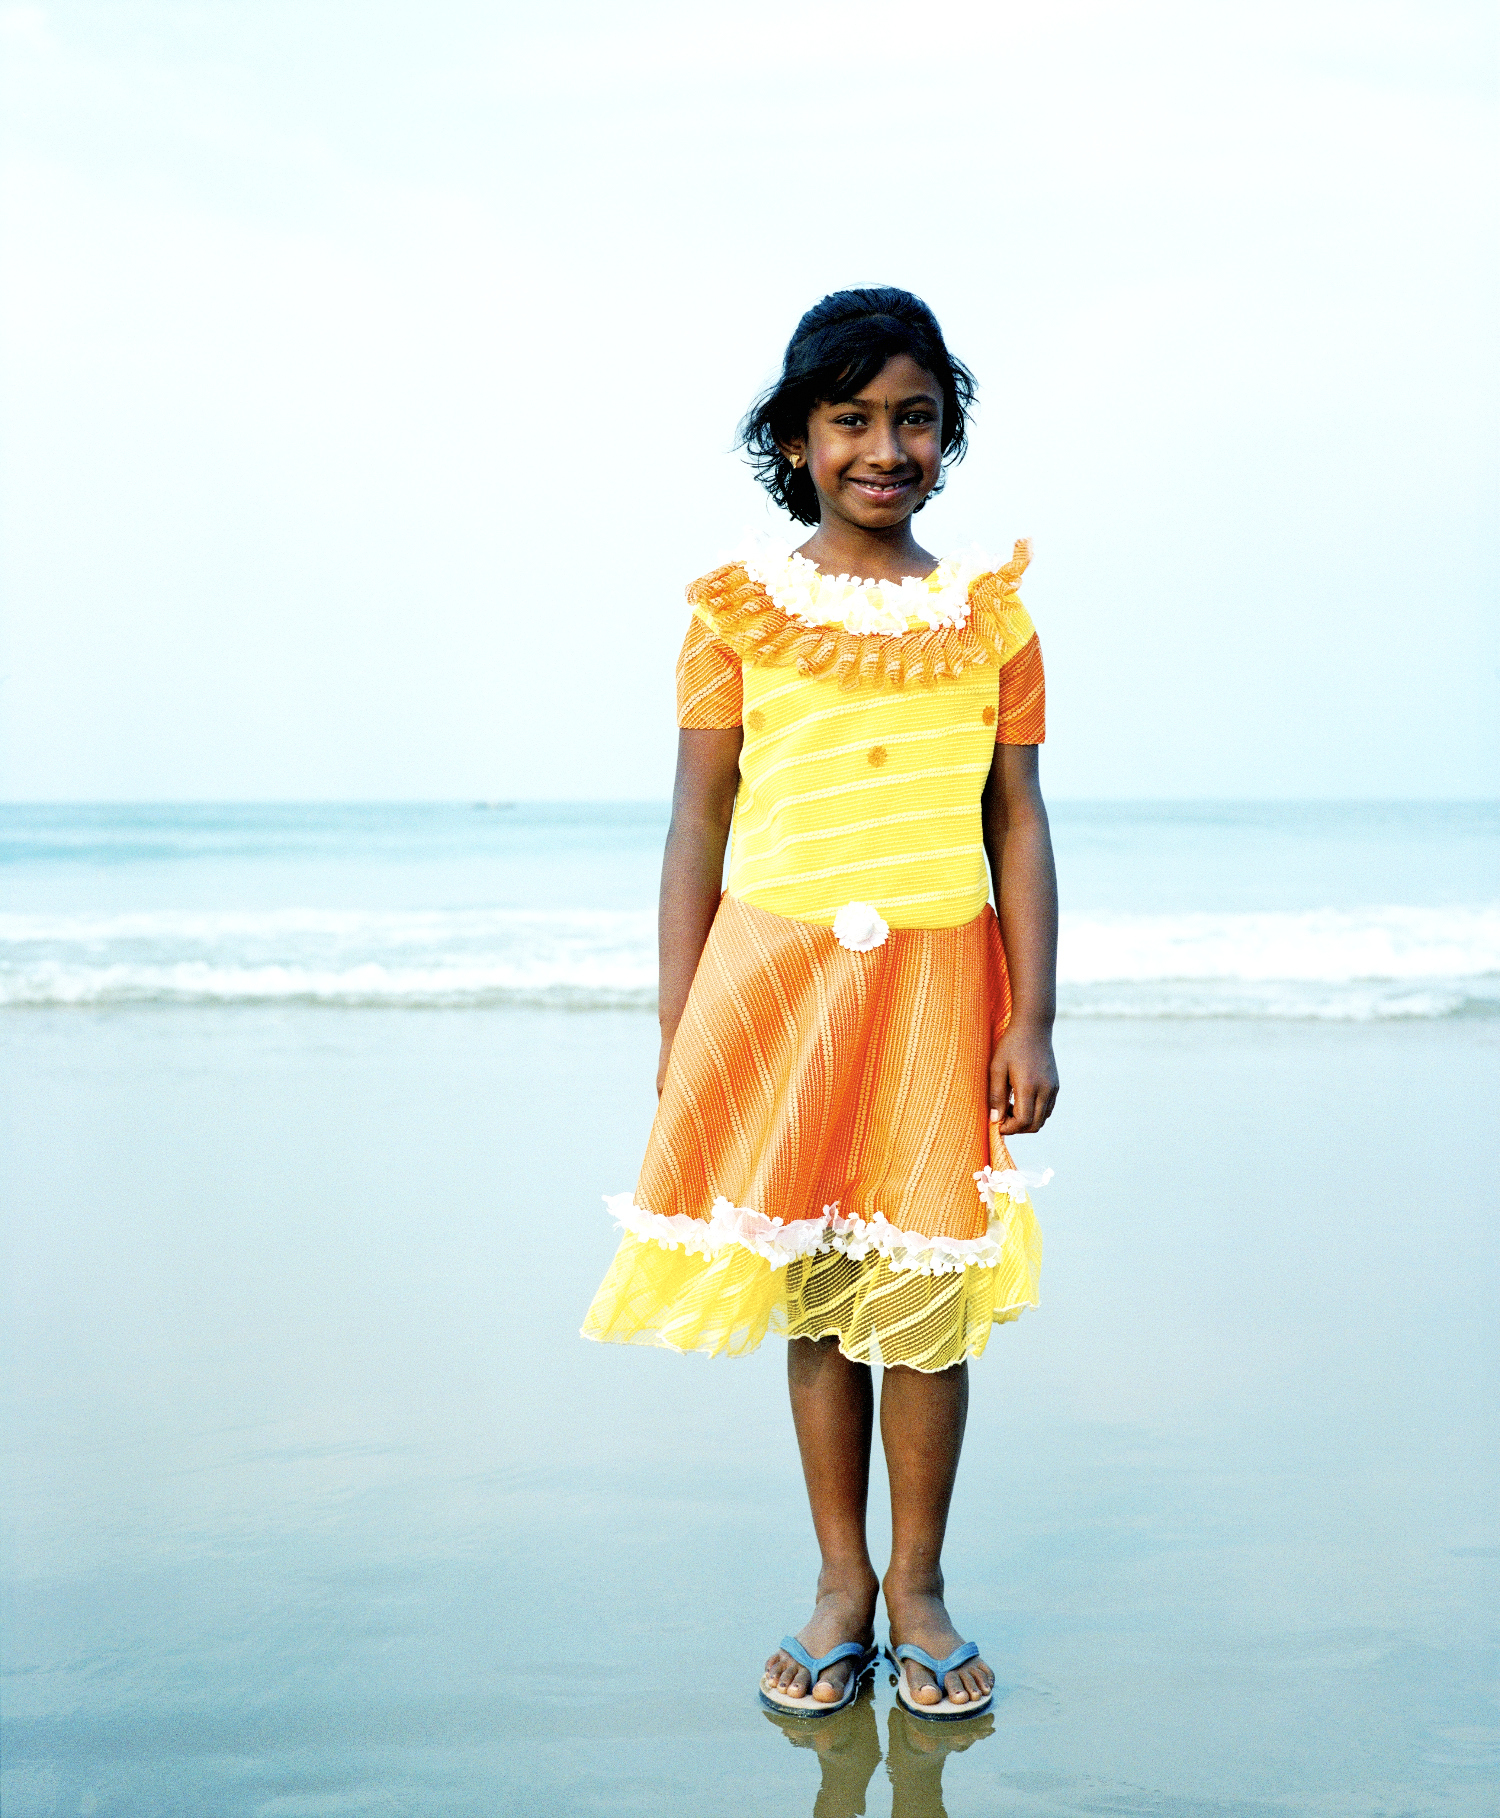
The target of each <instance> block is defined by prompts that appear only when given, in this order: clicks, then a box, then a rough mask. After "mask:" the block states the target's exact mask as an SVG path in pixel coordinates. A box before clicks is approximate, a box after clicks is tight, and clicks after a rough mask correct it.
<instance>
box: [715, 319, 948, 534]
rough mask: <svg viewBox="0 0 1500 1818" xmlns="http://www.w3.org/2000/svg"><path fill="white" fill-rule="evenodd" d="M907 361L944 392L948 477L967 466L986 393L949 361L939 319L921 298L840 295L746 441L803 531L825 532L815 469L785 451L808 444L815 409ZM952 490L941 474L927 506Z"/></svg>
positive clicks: (804, 325) (789, 364)
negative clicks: (977, 409) (976, 414)
mask: <svg viewBox="0 0 1500 1818" xmlns="http://www.w3.org/2000/svg"><path fill="white" fill-rule="evenodd" d="M897 354H910V355H911V357H912V359H914V360H915V361H916V363H917V364H918V366H920V367H921V368H922V369H923V370H924V371H925V372H930V373H931V374H932V376H933V378H935V379H936V380H937V382H938V384H939V386H940V387H941V388H942V393H943V463H942V466H943V470H944V471H945V470H946V469H947V468H948V467H950V466H951V465H952V464H953V463H954V462H955V461H960V460H962V459H963V455H964V449H965V448H966V447H967V445H968V431H967V424H966V422H965V412H966V411H968V410H970V409H972V408H973V404H974V394H975V391H976V389H977V388H976V385H975V382H974V375H973V373H971V372H970V371H969V369H968V367H967V366H965V365H964V363H963V361H962V360H955V359H954V357H953V355H952V354H950V353H949V352H948V348H947V344H946V343H945V342H944V340H943V331H942V329H941V328H939V327H938V323H937V317H936V316H935V315H933V313H932V311H931V310H930V309H929V308H928V307H927V305H926V304H925V303H924V302H923V301H922V299H921V298H920V297H914V296H913V295H912V294H911V292H910V291H909V290H898V289H896V287H895V286H894V285H890V284H882V285H877V286H875V287H873V288H872V289H868V290H836V291H834V292H833V294H832V295H831V296H827V297H824V298H823V300H822V302H821V303H814V304H813V306H812V308H811V309H810V310H808V312H807V314H806V315H805V316H804V317H803V318H802V320H801V321H800V322H799V323H798V324H797V327H796V331H795V332H794V334H793V335H792V338H791V340H790V341H789V342H788V343H787V350H786V358H785V359H784V360H783V361H782V363H781V377H780V379H778V380H777V382H776V383H775V384H774V385H773V386H772V387H771V389H770V390H769V391H767V392H766V393H765V394H764V395H763V396H762V397H760V398H758V399H757V400H756V402H755V403H754V404H752V405H751V407H750V409H749V411H748V412H747V413H746V416H745V419H744V421H743V422H742V423H741V424H740V429H739V436H738V438H737V440H738V443H739V445H740V447H742V448H743V449H744V450H745V451H746V453H747V454H748V455H749V457H750V465H751V466H752V467H753V468H754V469H755V477H756V479H758V480H759V481H760V483H761V485H762V486H764V487H765V489H766V491H767V492H768V493H770V495H771V497H772V498H773V499H774V500H775V501H776V503H777V504H778V505H780V506H782V507H783V508H784V509H785V510H787V511H789V512H790V513H791V514H792V516H793V517H794V518H796V519H798V520H799V522H801V523H803V524H816V523H817V522H818V517H819V512H818V494H817V489H816V488H815V487H814V485H813V483H812V475H811V474H810V473H809V472H808V470H807V468H806V467H793V466H792V464H791V462H790V461H789V460H788V459H787V458H786V456H785V455H784V454H783V453H782V452H781V444H782V442H789V441H795V440H796V439H797V438H798V437H800V436H805V435H806V434H807V418H808V413H809V412H810V411H811V409H812V407H813V405H815V404H838V403H842V402H843V400H844V399H845V398H852V397H853V396H854V395H855V393H856V392H857V391H859V389H860V387H861V386H863V385H867V384H868V383H869V382H870V380H871V379H873V378H874V377H875V375H876V373H878V372H879V371H880V369H881V367H882V366H884V365H885V363H886V361H887V360H889V359H892V358H894V356H895V355H897ZM942 489H943V472H942V471H940V473H939V476H938V483H937V485H936V486H934V487H933V489H932V492H930V493H929V494H928V495H927V497H928V498H931V497H932V496H933V495H934V494H935V493H939V492H941V491H942ZM926 502H927V501H926V499H924V500H923V501H922V503H923V504H926ZM917 509H918V511H920V510H921V509H922V507H921V505H919V506H918V507H917Z"/></svg>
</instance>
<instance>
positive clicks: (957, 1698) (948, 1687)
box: [943, 1673, 969, 1704]
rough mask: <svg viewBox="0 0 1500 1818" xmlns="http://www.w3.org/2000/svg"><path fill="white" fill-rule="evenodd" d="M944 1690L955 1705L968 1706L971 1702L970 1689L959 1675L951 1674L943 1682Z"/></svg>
mask: <svg viewBox="0 0 1500 1818" xmlns="http://www.w3.org/2000/svg"><path fill="white" fill-rule="evenodd" d="M943 1690H944V1691H945V1692H946V1693H947V1694H948V1696H949V1698H950V1699H951V1700H952V1702H953V1703H954V1704H967V1703H968V1702H969V1688H968V1687H967V1686H966V1685H965V1684H964V1682H963V1680H962V1679H961V1678H960V1677H959V1676H958V1674H957V1673H950V1674H949V1675H948V1677H947V1678H946V1679H945V1680H944V1681H943Z"/></svg>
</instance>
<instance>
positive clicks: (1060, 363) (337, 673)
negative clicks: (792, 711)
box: [0, 0, 1500, 800]
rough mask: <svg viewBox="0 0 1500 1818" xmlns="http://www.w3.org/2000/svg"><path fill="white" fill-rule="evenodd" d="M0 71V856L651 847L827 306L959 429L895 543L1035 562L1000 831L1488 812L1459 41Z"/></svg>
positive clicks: (806, 24) (1176, 7) (1483, 265)
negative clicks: (466, 840)
mask: <svg viewBox="0 0 1500 1818" xmlns="http://www.w3.org/2000/svg"><path fill="white" fill-rule="evenodd" d="M0 32H3V36H0V44H3V54H4V60H5V93H4V96H3V101H4V113H5V120H6V125H5V155H6V176H5V226H4V272H3V307H4V361H5V364H4V396H3V406H4V438H5V441H4V463H5V466H4V476H3V477H4V491H3V512H4V522H3V526H0V528H3V537H4V542H3V583H4V617H5V634H4V649H3V655H0V678H3V679H0V716H3V733H0V740H3V743H0V764H3V767H0V791H3V793H4V795H5V796H6V797H8V798H9V799H12V800H35V799H60V800H66V799H109V798H118V799H150V798H179V799H192V798H197V799H232V798H249V799H256V798H262V799H297V798H323V799H327V798H335V799H337V798H376V799H399V798H417V799H437V798H459V799H469V798H480V799H517V798H526V797H594V798H632V797H634V798H640V797H661V796H664V795H665V794H666V793H667V792H668V789H669V787H670V776H671V754H672V748H673V742H674V738H675V733H674V728H673V720H672V665H673V660H674V657H675V654H676V649H677V645H678V643H679V642H680V639H681V636H682V631H683V628H684V625H685V623H686V608H685V606H684V604H683V601H682V588H683V586H684V585H685V584H686V583H687V582H688V581H689V580H690V579H691V578H692V577H693V576H694V575H695V574H697V573H700V572H701V571H702V570H704V569H706V568H708V567H710V566H712V565H713V564H714V563H715V562H717V561H719V560H722V559H724V558H725V556H727V555H728V554H730V553H732V552H733V550H734V548H735V546H736V543H737V542H738V541H739V539H740V537H741V536H742V534H743V533H744V531H746V530H747V529H750V528H757V527H759V528H764V527H766V526H767V525H768V524H769V523H771V522H772V521H773V519H772V517H771V514H769V512H768V509H767V508H764V507H763V505H762V502H761V501H762V495H761V494H760V493H759V492H758V490H757V489H756V487H755V486H754V484H753V482H752V481H751V480H750V479H749V477H748V475H747V473H746V471H745V469H744V467H743V465H742V463H741V462H740V461H739V460H738V458H737V457H736V456H735V455H734V454H733V453H732V452H731V442H732V437H733V433H734V428H735V424H736V422H737V420H738V418H739V416H740V414H741V412H742V411H743V409H744V408H745V406H746V404H747V403H748V402H749V401H750V399H751V397H752V395H753V394H754V393H755V392H756V391H757V390H758V389H759V388H760V387H761V386H762V385H763V384H765V383H766V382H767V381H768V380H769V379H770V378H771V377H772V376H773V374H774V372H775V370H776V368H777V366H778V364H779V360H780V356H781V352H782V350H783V348H784V346H785V344H786V340H787V337H788V335H789V334H790V332H791V329H792V327H793V326H794V324H795V322H796V319H797V317H798V315H799V314H800V313H801V312H802V311H803V310H804V309H805V308H807V307H808V305H809V304H811V303H812V302H814V301H815V300H816V299H817V298H818V297H819V296H820V295H822V294H823V293H824V292H826V291H828V290H832V289H837V288H840V287H842V286H846V285H849V284H858V283H896V284H903V285H906V286H908V287H909V288H911V289H914V290H916V291H917V292H918V293H919V294H921V295H922V296H924V297H925V298H926V299H927V301H928V302H929V303H930V304H931V305H932V306H933V308H934V309H935V310H936V312H937V314H938V316H939V318H940V320H941V321H942V323H943V326H944V329H945V331H946V332H947V335H948V339H949V343H950V345H951V346H952V347H953V349H954V351H955V352H957V353H958V354H959V355H960V356H961V357H962V358H963V359H965V360H966V361H967V362H968V363H969V364H970V365H971V366H972V367H973V368H974V370H975V372H976V373H977V374H978V377H979V380H980V407H979V410H978V411H977V413H976V416H975V419H974V423H973V448H972V452H971V454H970V456H969V458H968V459H967V461H965V462H964V463H963V465H962V466H960V467H959V468H957V469H956V470H955V472H954V473H953V475H952V478H951V480H950V482H949V487H948V491H947V494H946V495H945V497H944V498H943V499H942V500H941V501H940V502H939V503H938V504H936V505H934V506H933V507H931V508H930V509H929V510H928V511H927V512H926V513H924V514H923V516H922V517H921V519H919V521H918V524H919V534H920V536H921V538H922V540H923V541H924V542H925V543H926V544H927V545H928V546H929V547H931V548H935V549H937V550H938V551H939V552H941V551H942V550H943V549H945V548H957V547H959V546H961V545H969V544H974V543H978V544H980V545H982V546H984V547H987V548H989V549H991V550H994V551H999V552H1001V553H1004V552H1006V551H1008V549H1009V546H1010V543H1011V541H1012V539H1014V538H1015V537H1017V536H1022V535H1029V536H1030V537H1032V539H1033V540H1034V544H1035V559H1034V563H1033V567H1032V571H1031V574H1030V575H1029V576H1028V580H1027V584H1026V585H1025V586H1024V587H1023V589H1022V591H1023V594H1024V596H1025V598H1026V601H1027V604H1028V605H1029V606H1030V608H1031V611H1032V616H1033V617H1034V619H1035V620H1036V622H1037V625H1038V628H1039V630H1040V633H1041V638H1042V646H1043V650H1044V653H1045V656H1046V660H1047V670H1048V681H1049V708H1050V713H1049V718H1050V727H1049V732H1050V738H1049V746H1048V750H1047V753H1046V756H1045V759H1044V780H1045V781H1046V783H1047V785H1048V787H1049V790H1050V792H1051V793H1052V794H1053V795H1055V796H1057V797H1103V796H1116V797H1120V796H1127V797H1128V796H1177V797H1191V796H1231V797H1253V796H1281V797H1286V796H1294V797H1295V796H1490V795H1495V794H1500V736H1497V726H1500V638H1497V615H1496V611H1495V594H1496V579H1497V562H1496V546H1495V524H1494V509H1493V507H1494V501H1495V496H1496V471H1495V469H1496V463H1495V433H1494V432H1495V419H1496V408H1495V406H1496V396H1497V386H1496V361H1495V347H1494V337H1493V333H1492V326H1491V324H1492V320H1493V319H1494V318H1495V317H1496V313H1497V312H1496V302H1497V298H1496V285H1495V255H1494V232H1493V225H1494V208H1493V198H1494V170H1495V158H1494V151H1495V103H1494V92H1493V72H1494V69H1495V43H1494V27H1493V12H1492V9H1491V8H1490V7H1489V6H1488V5H1483V6H1481V5H1464V4H1449V3H1447V0H1412V3H1397V4H1381V3H1380V0H1359V3H1351V4H1334V3H1331V0H1294V3H1290V4H1287V3H1283V0H1270V3H1265V0H1258V3H1257V4H1256V5H1254V6H1243V5H1228V4H1214V3H1206V0H1199V3H1197V4H1185V3H1183V0H1144V3H1142V0H1131V3H1128V4H1100V3H1097V0H1079V3H1070V0H1050V3H1048V4H1045V5H1040V4H1039V5H1033V6H1029V7H1025V8H1022V7H1019V6H1014V5H1008V4H993V3H990V4H984V5H977V4H976V5H958V4H953V3H951V0H936V3H933V0H928V3H927V4H924V5H922V6H897V5H891V4H883V3H881V0H868V3H862V4H858V5H852V4H820V3H819V0H794V3H791V4H780V3H777V0H771V3H759V4H756V5H754V6H751V5H733V6H715V5H712V4H705V3H704V0H693V3H691V4H680V5H677V4H657V3H654V0H644V3H642V4H637V5H634V6H631V7H628V8H626V7H621V6H619V5H613V4H612V5H603V4H597V5H585V4H577V3H576V0H550V3H549V4H548V5H547V6H545V7H526V8H521V7H519V6H507V5H504V4H495V0H485V3H484V4H467V3H459V0H427V3H425V4H422V5H416V4H414V3H413V0H384V3H382V0H359V3H358V4H356V3H355V0H339V3H337V4H334V3H331V0H256V3H255V4H253V5H247V4H235V3H234V0H157V3H153V4H147V3H144V0H141V3H136V0H75V3H70V4H59V5H35V6H15V5H8V6H4V7H3V8H0ZM783 522H784V520H783ZM804 534H805V533H804Z"/></svg>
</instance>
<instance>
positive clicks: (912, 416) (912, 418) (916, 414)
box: [901, 410, 937, 423]
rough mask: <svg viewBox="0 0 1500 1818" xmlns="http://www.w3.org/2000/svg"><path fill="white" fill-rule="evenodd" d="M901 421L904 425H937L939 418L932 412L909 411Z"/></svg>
mask: <svg viewBox="0 0 1500 1818" xmlns="http://www.w3.org/2000/svg"><path fill="white" fill-rule="evenodd" d="M901 420H902V422H903V423H935V422H936V421H937V418H936V417H935V416H933V414H932V412H931V411H930V410H909V411H907V413H906V415H905V416H904V417H903V418H902V419H901Z"/></svg>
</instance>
